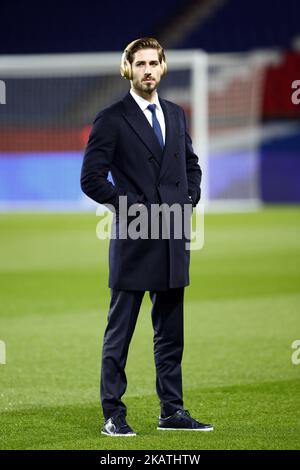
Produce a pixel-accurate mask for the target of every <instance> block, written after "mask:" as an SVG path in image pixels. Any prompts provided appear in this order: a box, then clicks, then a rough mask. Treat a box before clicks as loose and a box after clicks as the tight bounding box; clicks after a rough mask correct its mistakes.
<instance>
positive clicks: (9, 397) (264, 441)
mask: <svg viewBox="0 0 300 470" xmlns="http://www.w3.org/2000/svg"><path fill="white" fill-rule="evenodd" d="M98 220H99V219H98V218H97V217H96V216H95V215H94V214H25V213H24V214H7V215H3V214H2V215H1V218H0V276H1V279H0V309H1V310H0V340H3V341H5V344H6V354H7V363H6V364H5V365H3V364H2V365H0V422H1V432H0V448H1V449H99V450H100V449H103V450H110V449H122V450H123V449H168V450H171V449H179V450H180V449H185V450H187V449H199V450H201V449H300V364H299V365H294V364H292V361H291V355H292V353H293V349H292V347H291V344H292V342H293V341H294V340H295V339H300V236H299V235H300V234H299V226H300V209H299V208H298V207H271V208H268V209H262V210H260V211H258V212H255V213H247V214H237V213H236V214H223V215H217V214H209V215H207V216H206V217H205V245H204V248H203V250H201V251H194V252H192V262H191V286H190V287H188V288H187V289H186V293H185V349H184V360H183V385H184V400H185V407H186V409H188V410H189V411H190V413H191V414H192V415H193V416H194V417H196V418H198V419H200V420H203V421H204V422H205V421H207V422H211V423H213V424H214V426H215V430H214V432H211V433H187V432H185V433H184V432H169V433H167V432H164V433H162V432H159V431H157V430H156V426H157V416H158V414H159V402H158V398H157V396H156V391H155V368H154V359H153V340H152V326H151V318H150V301H149V296H148V294H146V295H145V299H144V302H143V306H142V310H141V312H140V316H139V319H138V324H137V328H136V331H135V334H134V338H133V341H132V344H131V348H130V351H129V358H128V364H127V376H128V388H127V391H126V394H125V396H124V401H125V402H126V404H127V406H128V422H129V424H130V425H131V426H132V427H133V428H134V429H135V430H136V432H137V433H138V436H137V437H135V438H130V439H120V438H109V437H107V436H102V435H101V434H100V433H99V428H100V426H101V425H102V412H101V408H100V403H99V398H98V394H99V392H98V389H99V369H100V357H101V346H102V337H103V332H104V328H105V324H106V317H107V310H108V305H109V289H108V287H107V276H108V265H107V261H108V243H107V241H104V242H103V241H99V240H98V239H97V238H96V235H95V230H96V224H97V222H98Z"/></svg>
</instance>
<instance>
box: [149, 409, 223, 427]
mask: <svg viewBox="0 0 300 470" xmlns="http://www.w3.org/2000/svg"><path fill="white" fill-rule="evenodd" d="M157 429H158V430H159V431H213V429H214V428H213V426H212V425H211V424H204V423H200V422H199V421H197V420H196V419H194V418H192V417H191V415H190V413H189V412H188V411H187V410H177V411H176V413H174V414H173V415H171V416H168V418H161V417H159V419H158V428H157Z"/></svg>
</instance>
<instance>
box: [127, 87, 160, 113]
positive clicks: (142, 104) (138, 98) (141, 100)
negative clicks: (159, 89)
mask: <svg viewBox="0 0 300 470" xmlns="http://www.w3.org/2000/svg"><path fill="white" fill-rule="evenodd" d="M130 94H131V96H132V98H133V99H134V100H135V101H136V103H137V104H138V105H139V107H140V108H141V110H142V111H143V112H144V111H145V109H147V108H148V106H149V104H156V108H157V109H159V110H160V111H161V110H162V109H161V105H160V102H159V99H158V94H157V93H155V98H154V101H153V103H150V101H147V100H145V98H142V97H141V96H139V95H137V94H136V93H135V92H134V91H133V90H132V88H131V89H130Z"/></svg>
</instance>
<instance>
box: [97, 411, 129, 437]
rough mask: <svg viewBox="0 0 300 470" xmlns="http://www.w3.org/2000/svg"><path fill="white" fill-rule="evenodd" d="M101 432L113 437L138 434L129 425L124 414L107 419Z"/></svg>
mask: <svg viewBox="0 0 300 470" xmlns="http://www.w3.org/2000/svg"><path fill="white" fill-rule="evenodd" d="M101 434H105V435H106V436H112V437H132V436H136V433H135V432H134V431H133V430H132V429H131V427H130V426H128V424H127V422H126V418H125V416H124V415H118V416H114V417H113V418H109V419H108V420H107V421H105V423H104V426H103V428H102V429H101Z"/></svg>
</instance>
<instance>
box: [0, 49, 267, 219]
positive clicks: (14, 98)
mask: <svg viewBox="0 0 300 470" xmlns="http://www.w3.org/2000/svg"><path fill="white" fill-rule="evenodd" d="M167 59H168V74H167V75H166V77H164V79H163V80H162V82H161V85H160V88H159V94H160V96H161V97H162V98H165V99H168V100H171V101H174V102H176V103H177V104H179V105H181V106H182V107H183V108H184V110H185V112H186V116H187V121H188V126H189V129H190V134H191V136H192V139H193V144H194V149H195V152H196V153H197V154H198V156H199V160H200V164H201V167H202V170H203V184H202V202H204V203H205V205H206V206H207V207H208V208H210V207H216V206H219V207H221V206H222V205H225V206H227V207H228V208H229V209H230V208H231V207H234V206H235V205H237V204H238V205H242V207H246V206H248V205H249V204H250V205H251V204H252V205H253V204H257V203H258V202H259V199H260V195H259V156H258V145H259V140H258V139H259V132H258V130H259V122H260V114H261V101H262V99H261V97H262V89H263V74H264V67H265V64H266V63H267V62H268V60H269V58H266V57H262V56H261V55H259V54H258V55H257V54H251V55H207V54H205V53H203V52H201V51H191V50H190V51H183V50H181V51H167ZM119 64H120V54H118V53H92V54H67V55H65V54H57V55H51V54H49V55H41V56H39V55H35V56H2V57H0V79H1V81H2V83H3V84H5V93H6V96H5V104H1V105H0V208H1V209H2V210H10V209H18V210H19V209H22V208H25V209H35V208H37V209H43V210H44V209H45V210H47V209H50V210H51V209H53V210H81V209H82V210H83V209H88V208H91V207H95V205H94V203H92V201H90V200H89V199H88V198H87V197H86V196H85V195H83V194H82V192H81V190H80V184H79V181H80V169H81V163H82V157H83V152H84V148H85V145H86V142H87V139H88V135H89V132H90V128H91V124H92V121H93V118H94V117H95V115H96V114H97V112H98V111H99V110H100V109H102V108H104V107H106V106H109V105H110V104H112V103H113V102H115V101H117V100H119V99H121V98H122V97H123V96H124V95H125V94H126V92H127V91H128V89H129V82H128V81H126V80H123V79H122V78H121V77H120V74H119ZM2 102H3V101H2Z"/></svg>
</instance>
